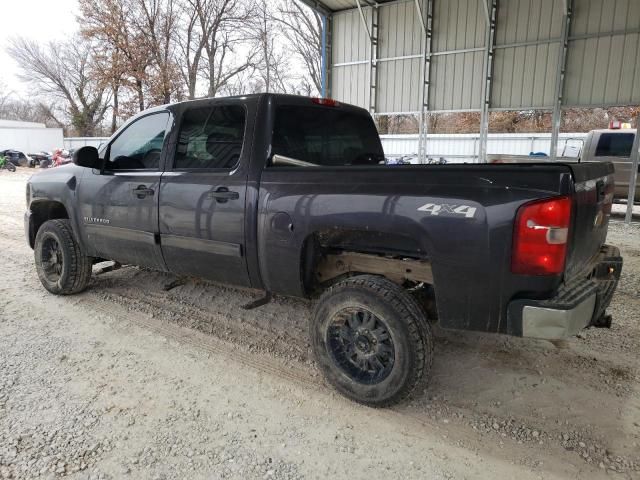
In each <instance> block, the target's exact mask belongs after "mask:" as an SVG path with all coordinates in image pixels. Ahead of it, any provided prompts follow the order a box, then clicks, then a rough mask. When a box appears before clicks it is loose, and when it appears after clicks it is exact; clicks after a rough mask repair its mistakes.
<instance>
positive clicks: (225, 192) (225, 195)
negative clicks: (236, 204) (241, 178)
mask: <svg viewBox="0 0 640 480" xmlns="http://www.w3.org/2000/svg"><path fill="white" fill-rule="evenodd" d="M207 196H208V197H209V198H215V199H216V202H218V203H224V202H227V201H229V200H238V199H239V198H240V194H239V193H238V192H232V191H230V190H229V189H228V188H227V187H220V188H218V189H217V190H215V191H213V192H209V194H208V195H207Z"/></svg>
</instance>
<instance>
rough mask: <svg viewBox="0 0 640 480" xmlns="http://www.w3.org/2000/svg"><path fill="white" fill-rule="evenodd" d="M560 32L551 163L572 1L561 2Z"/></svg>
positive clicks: (555, 151)
mask: <svg viewBox="0 0 640 480" xmlns="http://www.w3.org/2000/svg"><path fill="white" fill-rule="evenodd" d="M562 8H563V12H562V32H561V39H560V42H561V44H560V52H559V54H558V70H557V72H556V87H555V96H554V104H553V117H552V120H551V148H550V149H549V156H550V157H551V160H552V161H555V160H556V159H557V157H558V135H559V133H560V121H561V119H562V96H563V92H564V76H565V75H564V74H565V70H566V64H567V49H568V47H569V30H570V29H571V14H572V9H573V1H572V0H564V1H563V6H562Z"/></svg>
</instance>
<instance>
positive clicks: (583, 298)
mask: <svg viewBox="0 0 640 480" xmlns="http://www.w3.org/2000/svg"><path fill="white" fill-rule="evenodd" d="M621 271H622V257H620V251H619V250H618V249H617V248H616V247H613V246H610V245H605V246H604V247H603V248H602V250H601V252H600V255H599V258H598V261H597V263H596V264H595V267H594V269H593V270H592V271H591V272H590V273H589V274H588V275H587V276H585V277H583V278H577V279H573V280H571V281H569V282H566V283H565V284H563V285H562V287H561V288H560V289H559V290H558V292H557V293H556V295H555V296H554V297H553V298H550V299H547V300H527V299H518V300H514V301H512V302H511V303H510V304H509V316H510V318H512V319H517V322H516V323H517V324H519V326H520V334H521V335H522V336H523V337H533V338H543V339H547V340H559V339H563V338H567V337H570V336H573V335H576V334H577V333H579V332H580V331H581V330H582V329H584V328H587V327H589V326H591V325H595V324H599V323H601V322H599V320H600V319H601V318H602V317H603V316H604V315H605V311H606V309H607V307H608V306H609V304H610V303H611V298H612V297H613V294H614V292H615V289H616V287H617V285H618V280H619V278H620V272H621Z"/></svg>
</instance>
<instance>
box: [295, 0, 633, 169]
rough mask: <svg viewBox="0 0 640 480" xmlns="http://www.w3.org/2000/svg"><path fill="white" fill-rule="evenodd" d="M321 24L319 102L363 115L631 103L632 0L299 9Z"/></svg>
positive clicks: (334, 3) (557, 113) (440, 1)
mask: <svg viewBox="0 0 640 480" xmlns="http://www.w3.org/2000/svg"><path fill="white" fill-rule="evenodd" d="M302 1H303V2H304V3H306V4H307V5H309V6H310V7H312V8H313V9H315V10H316V11H318V12H319V13H321V14H322V15H324V19H325V21H324V25H325V28H324V35H323V39H324V41H323V58H324V61H323V70H324V71H323V94H324V95H325V96H331V97H333V98H335V99H337V100H341V101H344V102H348V103H353V104H356V105H359V106H362V107H364V108H367V109H369V111H370V112H371V113H372V114H374V115H393V114H415V115H418V116H420V118H421V121H420V122H419V125H420V142H419V155H420V158H424V150H425V140H426V134H427V125H428V122H426V121H425V120H426V118H427V115H428V114H430V113H445V112H479V113H480V118H481V121H480V142H479V151H478V156H479V159H480V161H484V160H485V159H486V141H487V133H488V126H489V112H490V111H497V110H547V111H550V112H552V119H553V120H552V139H551V149H550V151H551V156H552V157H553V158H555V157H556V149H557V139H558V133H559V130H560V120H561V111H562V109H563V108H573V107H587V108H589V107H612V106H623V105H637V104H640V0H388V1H384V0H379V1H377V2H374V1H371V0H302Z"/></svg>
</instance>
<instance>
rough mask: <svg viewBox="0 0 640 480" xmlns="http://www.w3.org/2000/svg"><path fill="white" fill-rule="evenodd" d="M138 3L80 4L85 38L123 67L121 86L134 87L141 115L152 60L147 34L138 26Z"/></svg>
mask: <svg viewBox="0 0 640 480" xmlns="http://www.w3.org/2000/svg"><path fill="white" fill-rule="evenodd" d="M135 2H136V0H80V11H81V17H80V23H81V32H82V34H83V35H84V36H85V37H87V38H89V39H91V40H92V41H94V42H96V43H97V44H98V46H99V49H100V51H101V52H103V53H104V54H105V55H106V54H108V55H107V57H109V56H113V57H114V58H118V59H119V61H120V65H121V66H122V68H121V69H122V71H123V76H122V81H121V86H127V87H131V88H132V89H133V90H134V92H135V95H136V96H137V106H138V109H139V110H140V111H142V110H144V109H145V94H144V88H145V85H146V82H147V69H148V67H149V64H150V61H151V59H150V56H149V52H148V50H147V42H146V37H145V35H144V32H142V31H141V30H140V29H139V28H132V26H133V25H134V24H135V16H136V14H137V13H139V12H138V11H137V10H136V7H137V4H136V3H135Z"/></svg>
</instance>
